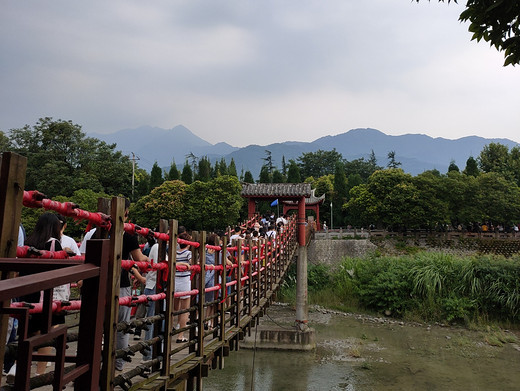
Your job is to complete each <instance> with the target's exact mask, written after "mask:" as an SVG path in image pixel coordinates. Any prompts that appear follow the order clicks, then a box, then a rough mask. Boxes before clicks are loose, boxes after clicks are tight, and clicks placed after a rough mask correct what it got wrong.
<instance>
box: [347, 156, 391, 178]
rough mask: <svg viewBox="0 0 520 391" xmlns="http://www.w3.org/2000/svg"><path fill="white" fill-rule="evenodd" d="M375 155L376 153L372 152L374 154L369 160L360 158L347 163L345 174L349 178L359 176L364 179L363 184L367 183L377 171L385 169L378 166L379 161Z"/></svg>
mask: <svg viewBox="0 0 520 391" xmlns="http://www.w3.org/2000/svg"><path fill="white" fill-rule="evenodd" d="M373 153H374V151H372V154H371V156H370V158H369V159H368V160H365V159H364V158H360V159H355V160H352V161H350V162H345V174H346V175H347V176H350V175H352V174H358V175H359V176H360V177H361V178H362V180H363V182H366V181H367V180H368V178H369V177H370V175H372V174H373V173H374V172H375V171H377V170H381V169H382V168H383V167H381V166H378V165H377V163H376V162H377V160H376V157H375V155H373Z"/></svg>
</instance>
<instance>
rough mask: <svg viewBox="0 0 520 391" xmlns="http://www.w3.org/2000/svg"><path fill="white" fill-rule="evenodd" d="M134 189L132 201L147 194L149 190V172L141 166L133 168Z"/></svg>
mask: <svg viewBox="0 0 520 391" xmlns="http://www.w3.org/2000/svg"><path fill="white" fill-rule="evenodd" d="M134 186H135V189H134V196H133V197H132V201H133V202H135V201H137V200H138V199H139V198H141V197H143V196H145V195H147V194H148V193H149V192H150V174H148V172H146V170H144V169H142V168H137V169H136V170H135V184H134Z"/></svg>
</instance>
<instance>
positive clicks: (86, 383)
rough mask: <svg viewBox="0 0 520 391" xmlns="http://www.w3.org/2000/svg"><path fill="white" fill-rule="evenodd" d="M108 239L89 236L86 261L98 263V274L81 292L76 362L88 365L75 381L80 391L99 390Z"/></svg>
mask: <svg viewBox="0 0 520 391" xmlns="http://www.w3.org/2000/svg"><path fill="white" fill-rule="evenodd" d="M109 246H110V243H109V241H108V240H89V241H88V242H87V252H86V253H85V263H92V264H94V265H96V266H99V268H100V270H99V276H97V277H95V278H88V279H85V280H84V282H83V289H84V292H88V293H86V294H85V295H83V296H82V299H81V310H80V320H81V321H80V324H79V332H78V335H79V338H78V352H77V363H76V365H77V366H78V367H79V366H81V365H83V364H86V365H88V371H86V372H85V373H84V374H82V375H81V376H79V377H78V378H77V380H76V381H75V383H74V389H75V390H78V391H87V390H90V391H94V390H99V372H100V368H101V341H102V338H103V324H102V323H101V319H103V315H104V314H103V311H104V308H105V306H104V303H105V298H106V296H105V293H106V287H107V285H108V284H107V271H108V262H107V260H108V258H109V250H110V249H109Z"/></svg>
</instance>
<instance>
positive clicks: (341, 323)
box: [204, 305, 520, 391]
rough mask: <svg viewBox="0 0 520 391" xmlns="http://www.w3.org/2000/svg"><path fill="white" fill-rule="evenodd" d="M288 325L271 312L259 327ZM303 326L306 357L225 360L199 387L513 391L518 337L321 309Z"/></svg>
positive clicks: (289, 313) (286, 310) (517, 384)
mask: <svg viewBox="0 0 520 391" xmlns="http://www.w3.org/2000/svg"><path fill="white" fill-rule="evenodd" d="M293 320H294V310H293V309H291V308H290V307H288V306H285V305H274V306H272V307H270V308H269V309H268V312H267V316H264V317H263V318H262V321H261V322H262V324H264V325H265V324H268V323H269V322H272V323H273V325H274V324H276V325H277V326H278V327H280V326H282V327H288V328H290V327H292V322H293ZM309 324H310V326H311V327H313V328H314V329H315V330H316V340H317V348H316V350H315V351H314V352H312V353H303V352H301V353H300V352H284V351H265V350H256V351H254V350H245V349H241V350H239V351H238V352H232V353H231V355H230V356H229V357H227V358H226V360H225V369H224V370H221V371H219V370H215V371H210V376H209V377H208V378H206V379H204V390H206V391H217V390H218V391H226V390H255V391H264V390H273V391H278V390H349V391H368V390H370V391H372V390H374V391H379V390H400V391H407V390H443V391H444V390H482V391H484V390H501V391H509V390H510V391H513V390H515V391H516V390H520V338H519V337H520V334H519V333H518V332H511V331H507V330H483V331H473V330H468V329H466V328H462V327H452V326H449V327H448V326H444V325H437V324H431V325H428V324H419V323H408V322H400V321H398V320H394V319H390V318H378V317H371V316H366V315H358V314H347V313H341V312H335V311H327V310H325V309H322V308H313V309H311V311H310V312H309ZM253 333H254V330H253ZM500 340H502V341H505V342H501V341H500Z"/></svg>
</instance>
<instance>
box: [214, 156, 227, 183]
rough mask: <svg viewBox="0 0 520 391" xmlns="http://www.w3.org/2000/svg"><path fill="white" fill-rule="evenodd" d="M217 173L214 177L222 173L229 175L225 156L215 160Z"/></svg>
mask: <svg viewBox="0 0 520 391" xmlns="http://www.w3.org/2000/svg"><path fill="white" fill-rule="evenodd" d="M214 171H215V175H214V176H213V177H214V178H216V177H218V176H220V175H228V166H227V164H226V160H225V159H224V158H221V159H220V160H217V161H216V162H215V169H214Z"/></svg>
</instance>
